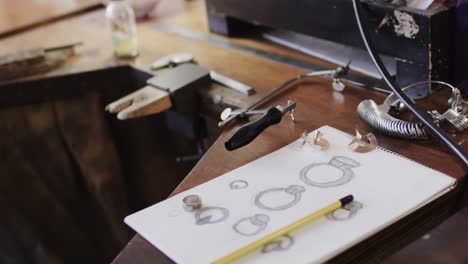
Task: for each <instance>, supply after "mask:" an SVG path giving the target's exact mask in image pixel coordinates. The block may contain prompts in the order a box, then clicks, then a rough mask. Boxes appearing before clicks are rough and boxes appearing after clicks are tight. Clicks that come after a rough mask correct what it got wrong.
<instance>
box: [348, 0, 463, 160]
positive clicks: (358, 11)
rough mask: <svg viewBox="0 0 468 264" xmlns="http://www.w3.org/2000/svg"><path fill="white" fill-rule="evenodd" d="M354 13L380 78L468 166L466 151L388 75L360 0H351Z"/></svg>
mask: <svg viewBox="0 0 468 264" xmlns="http://www.w3.org/2000/svg"><path fill="white" fill-rule="evenodd" d="M353 6H354V14H355V16H356V21H357V24H358V26H359V31H360V32H361V36H362V40H363V41H364V44H365V45H366V49H367V51H368V52H369V55H370V56H371V58H372V61H373V62H374V64H375V66H376V67H377V69H378V70H379V72H380V75H382V78H383V79H384V80H385V82H386V83H387V85H388V86H389V87H390V89H391V90H392V92H393V93H394V94H396V95H397V96H398V97H399V98H400V99H401V102H403V103H404V104H405V106H406V107H407V108H408V109H409V110H410V111H411V112H412V113H413V114H414V115H415V116H416V117H417V118H418V119H419V120H420V121H421V122H422V123H423V124H424V125H426V126H427V127H428V128H429V129H430V131H432V133H434V135H436V136H437V137H438V138H439V140H440V141H442V142H443V143H444V144H445V145H447V147H449V149H450V150H451V151H452V152H453V153H454V154H455V155H457V156H458V157H459V158H460V160H462V161H463V163H464V164H465V168H466V167H468V157H467V154H466V152H465V151H464V150H463V149H462V148H461V147H460V146H459V145H458V144H457V143H456V142H455V141H454V140H453V139H452V138H451V137H450V136H449V135H447V133H445V132H444V131H443V130H442V129H441V128H439V127H438V126H437V125H435V124H434V123H433V122H432V120H430V119H429V118H428V117H427V116H426V115H425V114H423V113H421V112H420V111H419V110H418V109H417V108H416V106H415V105H414V104H413V102H412V101H411V99H410V98H409V97H408V95H406V94H405V92H403V91H402V90H401V87H400V86H399V85H398V84H397V83H396V82H395V81H394V80H393V79H392V78H391V77H390V74H389V73H388V71H387V69H386V68H385V65H384V64H383V62H382V60H380V57H379V55H378V54H377V52H376V51H375V48H374V44H373V43H372V42H371V38H370V34H369V31H368V26H367V23H366V21H365V20H363V19H362V13H363V12H362V4H361V0H353Z"/></svg>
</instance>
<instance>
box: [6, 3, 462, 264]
mask: <svg viewBox="0 0 468 264" xmlns="http://www.w3.org/2000/svg"><path fill="white" fill-rule="evenodd" d="M204 12H205V11H204V6H203V2H202V1H191V2H188V3H187V4H186V5H183V6H182V8H180V9H178V10H171V11H170V12H168V13H161V17H159V18H155V19H151V20H148V21H144V22H141V23H139V25H138V35H139V41H140V56H139V57H138V58H136V59H135V60H133V61H119V60H116V59H115V58H114V57H113V56H112V54H111V51H110V46H109V43H108V35H107V31H106V28H105V21H104V14H103V10H102V9H100V10H96V11H91V12H88V13H86V14H82V15H80V16H76V17H70V18H67V19H65V20H63V21H60V22H55V23H53V24H49V25H46V26H42V27H39V28H36V29H33V30H30V31H26V32H21V33H18V34H15V35H13V36H9V37H7V38H3V39H0V43H1V45H0V53H6V52H11V51H14V50H18V49H27V48H35V47H40V46H44V47H47V46H54V45H57V44H63V43H72V42H83V43H84V45H83V47H81V48H80V50H79V54H80V55H79V56H78V57H76V58H73V59H71V60H70V61H68V62H67V63H66V65H64V67H62V68H61V69H58V70H54V71H52V72H50V73H48V74H44V75H39V76H33V77H28V78H27V79H35V78H45V77H49V76H57V75H66V74H71V73H76V72H83V71H93V70H97V69H105V68H108V67H114V66H116V65H122V64H130V65H132V66H133V67H136V68H138V69H140V70H142V71H146V72H149V70H148V65H149V64H150V63H151V62H152V61H153V60H155V59H157V58H158V57H161V56H164V55H167V54H170V53H175V52H191V53H193V54H194V56H195V58H196V60H197V61H198V63H199V64H201V65H203V66H205V67H208V68H210V69H213V70H216V71H218V72H221V73H223V74H226V75H228V76H231V77H233V78H234V79H237V80H240V81H242V82H245V83H248V84H250V85H252V86H254V87H256V88H257V94H256V95H254V96H251V97H243V96H242V95H237V94H236V93H234V92H231V91H226V90H225V89H223V88H220V87H210V89H207V91H206V92H205V93H206V96H207V97H208V98H215V99H214V101H216V102H218V103H219V102H220V101H221V102H223V100H224V102H225V103H226V102H229V103H233V102H234V103H237V104H239V105H245V104H247V103H248V102H251V101H253V100H255V99H256V98H258V97H260V96H261V95H262V94H264V93H266V92H267V91H269V90H271V89H273V88H275V87H276V86H277V85H279V84H280V83H281V82H283V81H284V80H286V79H289V78H291V77H293V76H295V75H297V74H300V73H302V72H303V71H301V70H299V69H297V68H295V67H292V66H288V65H284V64H281V63H277V62H273V61H270V60H266V59H263V58H260V57H256V56H252V55H249V54H245V53H242V52H239V51H234V50H229V49H223V48H219V47H216V46H213V45H211V44H210V43H206V42H201V41H196V40H192V39H187V38H184V37H181V36H178V35H174V34H170V33H165V32H162V31H159V30H157V29H156V28H155V27H154V26H153V23H155V22H158V23H160V22H164V23H168V24H171V25H176V26H179V27H184V28H188V29H190V30H194V31H199V32H205V33H207V29H206V21H205V15H204ZM47 36H50V37H47ZM52 36H53V37H52ZM230 41H233V42H237V43H242V44H244V45H249V46H254V47H256V48H259V49H262V50H266V51H271V52H276V53H278V54H282V55H285V56H290V57H293V58H299V59H303V60H307V61H312V62H317V60H315V59H311V58H306V57H305V56H303V55H301V54H299V53H297V52H294V51H290V50H287V49H283V48H281V47H277V46H275V45H271V44H267V43H260V42H256V41H253V40H246V39H237V38H234V39H230ZM322 64H323V65H328V66H330V65H329V64H327V63H322ZM110 81H112V80H110ZM64 89H66V87H64ZM220 98H221V100H219V99H220ZM384 98H385V95H384V94H382V93H380V92H376V91H373V90H370V89H366V88H361V87H351V86H349V87H347V89H346V90H345V91H344V92H343V93H334V92H333V91H332V89H331V81H330V80H326V79H313V80H310V81H307V82H303V83H300V84H298V85H296V86H295V87H291V89H290V90H288V91H286V92H284V93H283V94H281V95H280V96H277V97H275V98H274V100H273V101H271V102H269V103H270V104H279V103H284V102H285V101H286V100H288V99H291V100H295V101H296V102H297V104H298V105H297V111H296V114H297V122H296V123H292V122H291V121H290V120H287V119H285V120H283V122H282V123H281V124H279V125H278V126H277V127H275V128H272V129H268V130H266V131H265V132H264V133H263V134H262V135H261V136H260V137H259V138H258V139H257V140H255V141H254V142H253V143H252V144H250V145H248V146H247V147H245V148H242V149H239V150H237V151H234V152H227V151H226V150H225V149H224V141H225V140H226V138H227V137H228V136H229V135H230V134H231V133H232V131H233V130H234V129H235V127H230V128H227V129H226V130H225V131H224V133H222V135H221V136H220V137H219V138H218V139H217V140H216V142H215V143H214V144H213V145H212V146H211V148H210V149H209V150H208V152H207V153H206V155H205V156H204V157H203V158H202V159H201V160H200V161H199V163H198V164H197V165H196V166H195V168H194V169H193V170H192V171H191V172H190V173H189V174H188V175H187V177H186V178H185V179H184V181H183V182H182V183H181V184H180V185H179V186H178V187H177V189H176V190H175V191H174V193H173V194H176V193H179V192H181V191H184V190H187V189H190V188H192V187H194V186H196V185H199V184H201V183H204V182H206V181H208V180H210V179H213V178H215V177H217V176H220V175H222V174H224V173H226V172H228V171H230V170H233V169H235V168H237V167H239V166H242V165H243V164H246V163H248V162H250V161H253V160H255V159H257V158H259V157H261V156H263V155H266V154H268V153H270V152H272V151H274V150H276V149H279V148H281V147H282V146H284V145H285V144H288V143H290V142H292V141H293V140H295V139H297V138H298V137H299V136H300V134H301V133H302V132H303V131H304V130H313V129H315V128H317V127H320V126H323V125H330V126H333V127H336V128H338V129H341V130H344V131H346V132H349V133H353V131H354V128H355V127H356V125H358V126H359V127H360V128H361V129H362V130H369V128H368V127H367V125H366V124H365V123H364V122H363V121H361V120H360V118H359V116H358V114H357V112H356V107H357V105H358V103H359V102H360V101H361V100H363V99H373V100H375V101H376V102H382V101H383V99H384ZM378 137H379V139H380V142H381V145H382V146H383V147H385V148H388V149H390V150H392V151H395V152H397V153H399V154H401V155H404V156H407V157H409V158H411V159H414V160H416V161H418V162H420V163H422V164H424V165H426V166H429V167H431V168H433V169H436V170H439V171H441V172H444V173H446V174H448V175H450V176H452V177H454V178H456V179H458V180H460V184H459V185H458V187H457V188H455V189H454V190H452V191H451V192H450V193H449V194H447V195H446V196H444V197H442V198H441V199H439V201H437V202H439V203H451V204H453V206H451V209H453V208H455V202H456V200H457V199H458V198H459V197H460V195H461V192H462V189H461V187H462V183H463V182H462V179H463V178H464V176H465V174H466V173H465V168H464V167H463V165H462V164H461V163H460V162H459V161H458V160H457V159H456V158H455V157H454V156H453V155H451V154H449V153H448V151H447V150H446V149H445V148H443V147H441V146H440V144H438V143H436V142H425V143H415V142H408V141H403V140H397V139H392V138H388V137H384V136H380V135H378ZM463 146H464V148H465V149H466V148H467V144H466V143H465V144H464V145H463ZM437 202H436V203H437ZM433 204H434V203H432V204H431V205H433ZM449 211H450V210H447V212H441V213H440V216H437V217H441V218H442V217H446V216H447V215H448V214H450V212H449ZM423 216H424V215H423ZM437 217H435V218H437ZM420 224H421V229H424V228H426V229H427V228H429V227H431V225H434V223H420ZM404 232H405V230H404V229H402V230H400V231H399V233H398V232H396V234H395V235H396V236H401V237H404V236H405V234H404ZM408 239H409V240H411V239H414V237H408ZM397 244H398V243H397ZM400 246H401V245H400ZM352 250H353V249H351V251H352ZM394 250H395V249H394V248H393V249H391V250H390V251H389V252H391V251H394ZM386 254H388V253H386ZM386 254H383V253H382V254H381V256H385V255H386ZM166 262H169V260H167V258H166V257H164V255H163V254H161V253H160V252H159V251H158V250H156V249H155V248H154V247H153V246H151V245H150V244H149V243H148V242H146V241H145V240H144V239H143V238H142V237H140V236H139V235H136V236H135V237H134V238H133V239H132V240H131V241H130V243H129V244H128V245H127V247H126V248H125V249H123V251H122V252H121V253H120V254H119V255H118V256H117V257H116V259H115V261H114V263H166Z"/></svg>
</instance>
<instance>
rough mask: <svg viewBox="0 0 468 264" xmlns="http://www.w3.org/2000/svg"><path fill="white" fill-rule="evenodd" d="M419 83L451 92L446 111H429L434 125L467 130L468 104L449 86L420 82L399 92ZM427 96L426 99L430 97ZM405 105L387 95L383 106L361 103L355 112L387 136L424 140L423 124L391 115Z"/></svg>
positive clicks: (432, 82) (392, 95) (396, 98)
mask: <svg viewBox="0 0 468 264" xmlns="http://www.w3.org/2000/svg"><path fill="white" fill-rule="evenodd" d="M422 84H440V85H443V87H448V88H450V89H451V91H452V96H451V98H450V99H449V101H448V102H449V109H448V110H447V111H446V112H444V113H443V114H440V113H439V112H438V111H436V110H432V111H428V113H429V115H430V116H431V118H432V119H433V120H434V121H435V123H436V124H437V125H438V126H440V125H442V124H443V123H447V124H450V125H451V126H452V128H455V129H456V130H458V131H463V130H464V129H466V128H468V118H467V115H468V103H467V102H466V101H465V100H463V98H462V96H461V94H460V91H459V90H458V89H457V88H455V87H453V86H452V85H450V84H448V83H445V82H440V81H423V82H417V83H414V84H411V85H409V86H407V87H405V88H403V89H402V90H403V91H405V93H406V92H408V91H409V90H411V89H413V88H416V87H417V86H419V85H422ZM429 95H430V94H428V95H427V96H429ZM404 108H405V106H404V104H402V103H401V101H400V100H399V98H398V97H397V96H396V95H394V94H390V95H389V96H388V97H387V98H386V99H385V101H384V103H383V104H381V105H377V104H376V103H375V102H374V101H373V100H364V101H362V102H361V103H360V104H359V106H358V108H357V111H358V113H359V115H360V116H361V118H362V119H364V121H366V122H367V123H368V124H369V125H370V126H371V127H372V128H374V129H376V130H378V131H380V132H382V133H384V134H386V135H389V136H394V137H398V138H403V139H418V140H419V139H427V138H428V134H427V132H426V130H425V128H424V125H423V124H422V123H420V122H407V121H403V120H401V119H399V118H397V117H394V116H392V115H399V114H400V113H401V112H402V111H403V110H404Z"/></svg>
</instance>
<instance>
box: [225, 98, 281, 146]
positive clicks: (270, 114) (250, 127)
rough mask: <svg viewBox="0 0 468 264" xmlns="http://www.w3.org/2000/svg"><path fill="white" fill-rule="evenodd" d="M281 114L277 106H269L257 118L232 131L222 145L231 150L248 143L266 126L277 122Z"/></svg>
mask: <svg viewBox="0 0 468 264" xmlns="http://www.w3.org/2000/svg"><path fill="white" fill-rule="evenodd" d="M282 116H283V113H282V112H281V111H280V110H279V109H278V108H276V107H271V108H270V109H268V110H267V112H266V113H265V114H264V115H263V116H261V117H260V118H259V119H257V120H255V121H253V122H250V123H248V124H246V125H244V126H242V127H241V128H239V129H238V130H237V131H236V132H234V134H233V135H232V136H231V138H230V139H228V140H227V141H226V142H225V143H224V146H225V147H226V149H227V150H229V151H233V150H235V149H238V148H241V147H243V146H245V145H247V144H249V143H250V142H252V141H253V140H254V139H255V138H256V137H257V136H258V135H260V133H262V131H263V130H265V129H266V128H267V127H269V126H271V125H275V124H278V123H279V122H280V121H281V118H282Z"/></svg>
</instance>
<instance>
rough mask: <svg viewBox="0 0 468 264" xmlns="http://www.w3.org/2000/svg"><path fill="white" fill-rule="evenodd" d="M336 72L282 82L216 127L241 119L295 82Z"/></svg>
mask: <svg viewBox="0 0 468 264" xmlns="http://www.w3.org/2000/svg"><path fill="white" fill-rule="evenodd" d="M336 72H337V70H336V69H335V70H325V71H315V72H309V73H306V74H301V75H298V76H296V77H294V78H291V79H289V80H287V81H286V82H284V83H283V84H281V85H280V86H278V87H277V88H275V89H274V90H272V91H270V92H269V93H267V94H266V95H264V96H263V97H262V98H260V99H258V100H257V101H255V102H254V103H252V104H250V105H249V106H247V107H244V108H242V109H240V111H239V112H238V113H236V114H233V115H231V116H230V117H229V118H227V119H226V120H223V121H221V122H219V123H218V126H220V127H221V126H224V125H225V124H227V123H229V122H230V121H232V120H234V119H235V118H237V117H243V116H244V114H245V113H246V112H247V111H249V110H251V109H253V108H255V107H257V106H259V105H260V104H262V103H264V102H265V101H266V100H268V99H270V98H271V97H272V96H273V95H275V94H277V93H278V92H280V91H281V90H283V89H285V88H287V87H288V86H289V85H291V84H292V83H294V82H295V81H298V80H300V79H303V78H309V77H315V76H322V75H328V74H330V75H332V74H335V73H336Z"/></svg>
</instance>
